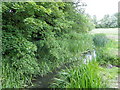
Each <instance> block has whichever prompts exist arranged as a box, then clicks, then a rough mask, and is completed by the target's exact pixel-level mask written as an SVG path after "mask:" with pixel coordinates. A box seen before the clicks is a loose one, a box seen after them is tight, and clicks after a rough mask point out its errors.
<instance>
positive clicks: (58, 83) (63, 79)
mask: <svg viewBox="0 0 120 90" xmlns="http://www.w3.org/2000/svg"><path fill="white" fill-rule="evenodd" d="M58 77H59V78H55V82H54V83H53V84H52V85H51V87H55V88H105V87H106V83H105V82H104V81H103V80H102V77H101V76H100V73H99V66H98V64H97V63H95V62H91V63H89V64H88V65H85V64H83V65H80V66H76V67H73V68H71V69H67V70H64V71H62V72H60V73H59V75H58Z"/></svg>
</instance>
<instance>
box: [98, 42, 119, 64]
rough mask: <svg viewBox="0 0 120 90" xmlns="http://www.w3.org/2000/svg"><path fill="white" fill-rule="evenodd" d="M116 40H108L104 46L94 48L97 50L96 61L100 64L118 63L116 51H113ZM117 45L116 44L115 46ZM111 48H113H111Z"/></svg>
mask: <svg viewBox="0 0 120 90" xmlns="http://www.w3.org/2000/svg"><path fill="white" fill-rule="evenodd" d="M117 44H118V43H116V41H112V40H110V41H109V42H108V43H107V45H106V46H105V47H98V48H96V51H97V61H99V64H101V65H107V64H112V65H119V59H120V57H119V56H118V51H115V50H116V48H118V47H117V46H118V45H117ZM116 45H117V46H116ZM112 48H113V49H112Z"/></svg>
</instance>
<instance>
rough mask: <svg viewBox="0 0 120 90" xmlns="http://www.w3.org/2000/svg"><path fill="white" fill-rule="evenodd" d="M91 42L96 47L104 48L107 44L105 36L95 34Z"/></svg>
mask: <svg viewBox="0 0 120 90" xmlns="http://www.w3.org/2000/svg"><path fill="white" fill-rule="evenodd" d="M93 41H94V45H95V46H96V47H104V46H105V45H106V44H107V43H108V41H109V39H108V38H107V37H106V35H105V34H95V35H94V36H93Z"/></svg>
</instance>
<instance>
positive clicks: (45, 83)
mask: <svg viewBox="0 0 120 90" xmlns="http://www.w3.org/2000/svg"><path fill="white" fill-rule="evenodd" d="M78 61H79V60H77V61H73V62H70V63H65V64H63V65H61V66H60V67H59V68H56V69H54V70H53V71H52V72H49V73H48V74H47V75H45V76H43V77H41V76H38V77H36V79H35V80H33V81H32V83H33V85H32V86H29V87H27V88H49V85H50V84H51V83H52V82H53V81H54V78H55V77H57V76H56V75H57V74H58V72H60V71H61V70H62V69H65V68H70V67H71V65H72V64H74V63H77V62H78ZM77 64H78V63H77Z"/></svg>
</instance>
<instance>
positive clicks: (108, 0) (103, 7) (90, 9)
mask: <svg viewBox="0 0 120 90" xmlns="http://www.w3.org/2000/svg"><path fill="white" fill-rule="evenodd" d="M82 1H83V2H86V4H87V7H86V10H85V11H86V13H88V14H89V15H92V16H93V15H96V16H97V19H101V18H102V17H103V16H104V15H105V14H110V15H112V14H114V13H116V12H118V2H119V1H120V0H82Z"/></svg>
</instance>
